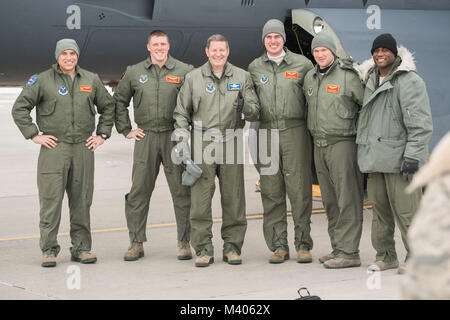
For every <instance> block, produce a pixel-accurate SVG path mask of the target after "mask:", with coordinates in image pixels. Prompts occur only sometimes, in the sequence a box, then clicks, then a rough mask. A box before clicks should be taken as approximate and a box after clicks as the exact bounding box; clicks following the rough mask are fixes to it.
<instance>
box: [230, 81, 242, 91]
mask: <svg viewBox="0 0 450 320" xmlns="http://www.w3.org/2000/svg"><path fill="white" fill-rule="evenodd" d="M228 90H231V91H234V90H241V84H240V83H229V84H228Z"/></svg>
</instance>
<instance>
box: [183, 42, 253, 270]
mask: <svg viewBox="0 0 450 320" xmlns="http://www.w3.org/2000/svg"><path fill="white" fill-rule="evenodd" d="M205 53H206V55H207V57H208V61H207V62H206V63H205V64H204V65H203V66H201V67H200V68H197V69H195V70H194V71H192V72H190V73H189V74H188V75H187V76H186V80H185V82H184V84H183V86H182V87H181V90H180V93H179V95H178V99H177V107H176V108H175V112H174V119H175V120H176V123H175V128H177V129H176V133H177V136H179V137H183V138H184V139H187V138H188V137H189V132H188V130H189V129H190V132H191V133H192V135H191V136H192V139H191V141H192V149H193V155H194V161H195V163H196V164H197V165H198V166H199V167H200V168H201V170H202V172H203V173H202V176H201V177H200V179H198V180H197V181H196V182H195V183H194V184H193V185H192V186H191V217H190V221H191V228H192V230H191V240H192V246H193V247H194V249H195V253H196V255H197V259H196V261H195V266H197V267H207V266H209V265H210V264H211V263H213V262H214V248H213V244H212V224H213V220H212V209H211V201H212V198H213V195H214V190H215V177H216V176H217V177H218V178H219V186H220V196H221V203H222V218H223V222H222V229H221V233H222V239H223V241H224V244H223V254H222V257H223V260H224V261H225V262H227V263H229V264H232V265H236V264H241V262H242V260H241V249H242V245H243V243H244V237H245V232H246V229H247V220H246V217H245V187H244V165H243V162H240V161H239V159H238V157H237V154H238V151H239V148H238V146H242V144H241V143H242V140H243V137H242V134H241V135H240V134H239V132H241V133H242V130H241V131H239V129H242V128H243V127H244V125H245V120H248V121H256V120H258V115H259V104H258V98H257V97H256V95H255V91H254V88H253V83H252V80H251V78H250V74H249V73H248V72H246V71H245V70H242V69H240V68H238V67H235V66H233V65H232V64H231V63H229V62H227V59H228V55H229V53H230V48H229V46H228V41H227V39H226V38H225V37H224V36H222V35H219V34H216V35H212V36H211V37H209V39H208V41H207V44H206V48H205ZM236 132H237V133H236ZM208 135H209V138H208ZM201 136H203V139H202V138H200V139H198V137H201ZM230 146H231V147H230ZM211 147H214V149H215V150H224V152H222V153H220V152H219V151H217V153H216V154H215V155H214V159H210V158H208V157H203V155H206V154H207V153H205V152H204V151H205V150H208V149H210V148H211ZM227 148H231V149H232V150H230V149H227ZM198 151H200V154H201V157H197V156H196V155H197V154H198V153H199V152H198ZM229 155H231V159H230V158H229V157H228V156H229ZM230 160H231V161H230Z"/></svg>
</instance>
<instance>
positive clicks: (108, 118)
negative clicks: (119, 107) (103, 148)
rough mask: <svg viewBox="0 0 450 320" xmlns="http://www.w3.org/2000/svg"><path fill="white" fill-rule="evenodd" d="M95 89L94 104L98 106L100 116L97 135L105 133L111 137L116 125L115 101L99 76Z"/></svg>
mask: <svg viewBox="0 0 450 320" xmlns="http://www.w3.org/2000/svg"><path fill="white" fill-rule="evenodd" d="M95 87H96V88H95V97H94V104H95V105H96V106H97V111H98V113H99V114H100V118H99V119H98V125H97V131H96V133H97V135H101V134H102V133H103V134H106V135H107V136H108V137H110V136H111V130H112V127H113V125H114V113H115V106H114V99H113V98H112V97H111V95H110V94H109V92H108V90H106V88H105V86H104V85H103V82H102V81H101V80H100V77H99V76H98V75H97V76H96V78H95Z"/></svg>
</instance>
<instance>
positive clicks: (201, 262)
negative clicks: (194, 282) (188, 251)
mask: <svg viewBox="0 0 450 320" xmlns="http://www.w3.org/2000/svg"><path fill="white" fill-rule="evenodd" d="M211 263H214V257H212V256H200V257H198V258H197V259H195V266H196V267H208V266H209V265H210V264H211Z"/></svg>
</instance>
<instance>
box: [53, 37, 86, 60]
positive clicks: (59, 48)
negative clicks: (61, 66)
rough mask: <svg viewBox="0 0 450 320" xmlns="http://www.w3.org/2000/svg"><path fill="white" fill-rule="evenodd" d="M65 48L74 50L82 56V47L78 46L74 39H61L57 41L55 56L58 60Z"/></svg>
mask: <svg viewBox="0 0 450 320" xmlns="http://www.w3.org/2000/svg"><path fill="white" fill-rule="evenodd" d="M64 50H73V51H75V52H76V53H77V55H78V57H79V56H80V48H78V45H77V43H76V42H75V40H73V39H61V40H59V41H58V42H57V43H56V49H55V58H56V60H58V57H59V55H60V54H61V53H62V52H63V51H64Z"/></svg>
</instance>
